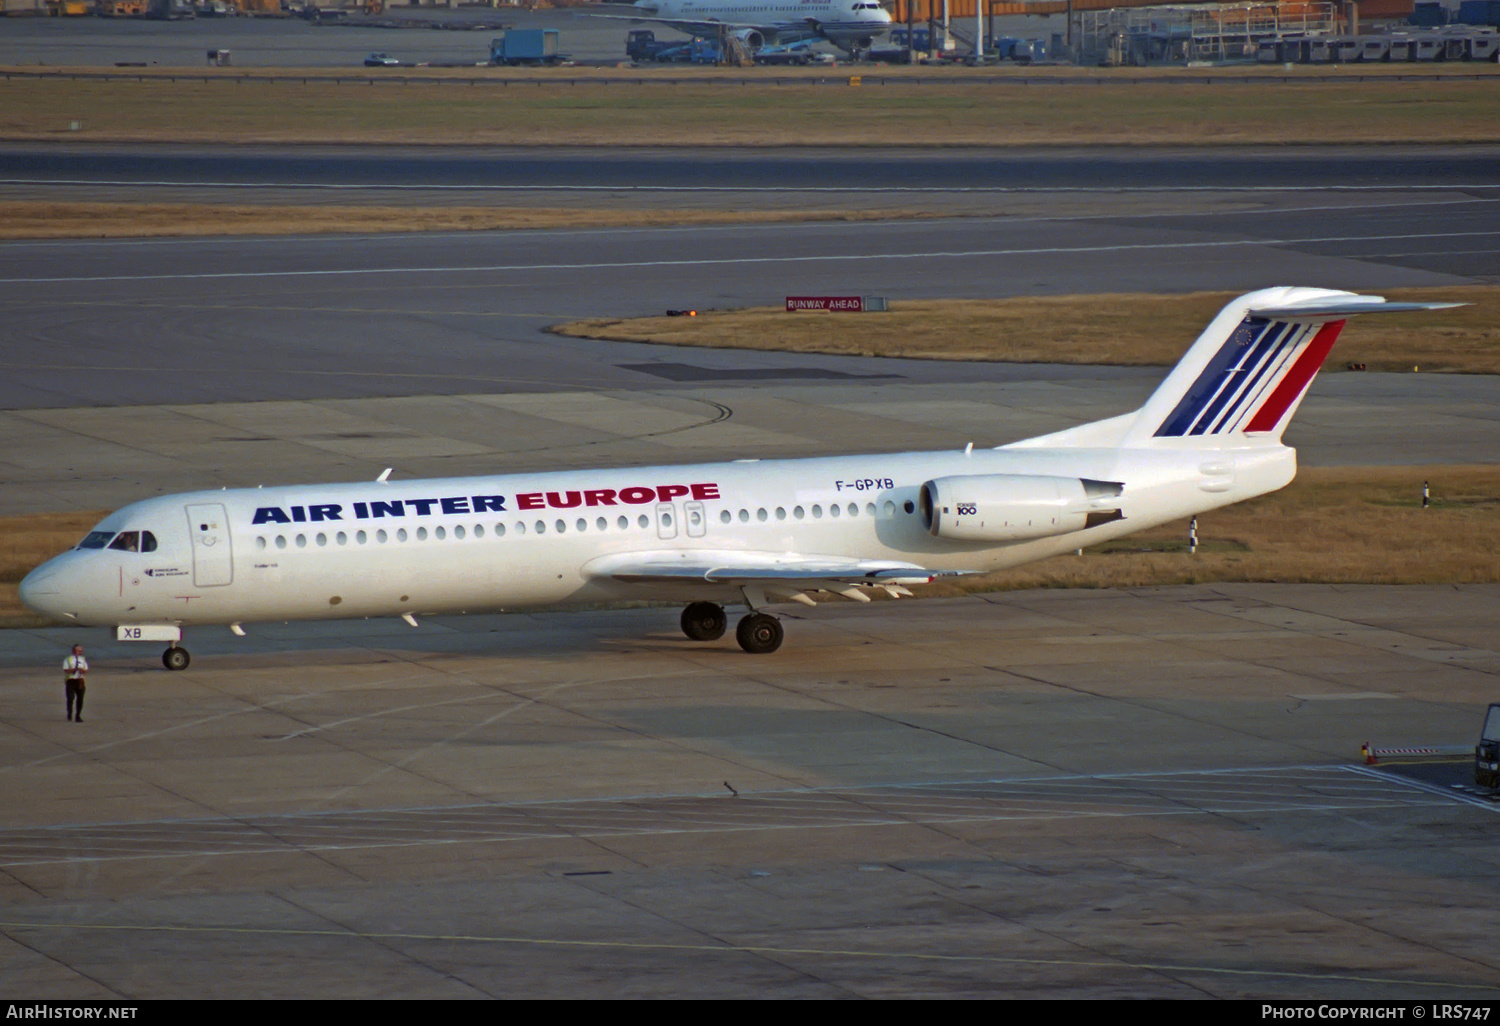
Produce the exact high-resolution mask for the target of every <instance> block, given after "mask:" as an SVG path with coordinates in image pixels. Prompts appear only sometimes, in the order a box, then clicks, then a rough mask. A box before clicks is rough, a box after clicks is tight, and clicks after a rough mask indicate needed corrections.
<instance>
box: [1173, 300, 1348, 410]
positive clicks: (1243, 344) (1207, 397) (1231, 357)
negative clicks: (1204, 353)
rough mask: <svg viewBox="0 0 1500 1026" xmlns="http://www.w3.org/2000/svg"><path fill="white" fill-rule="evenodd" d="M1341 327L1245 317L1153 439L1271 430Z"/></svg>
mask: <svg viewBox="0 0 1500 1026" xmlns="http://www.w3.org/2000/svg"><path fill="white" fill-rule="evenodd" d="M1343 326H1344V322H1343V321H1342V320H1337V321H1329V322H1327V323H1321V322H1317V321H1313V322H1307V321H1291V320H1279V319H1275V318H1271V317H1262V316H1255V315H1253V314H1252V315H1250V316H1247V317H1246V318H1245V319H1244V320H1242V321H1241V322H1240V324H1239V326H1238V327H1237V328H1236V329H1235V330H1234V331H1232V332H1230V334H1229V337H1228V338H1226V339H1225V340H1224V343H1223V345H1221V346H1220V347H1219V349H1218V351H1217V352H1216V353H1214V355H1213V356H1212V357H1211V358H1210V359H1209V360H1208V362H1207V364H1206V365H1205V366H1204V368H1203V370H1202V372H1200V373H1199V375H1198V377H1197V379H1196V380H1195V381H1194V382H1193V384H1192V385H1191V386H1190V387H1189V388H1188V389H1187V390H1186V391H1185V392H1184V393H1183V395H1182V399H1181V401H1179V402H1178V403H1177V405H1176V407H1175V408H1174V409H1173V410H1172V412H1171V413H1169V414H1168V415H1167V417H1166V419H1164V420H1163V421H1162V423H1161V426H1160V427H1158V428H1157V429H1156V437H1158V438H1183V437H1190V436H1195V435H1225V434H1236V433H1251V432H1266V431H1273V430H1275V428H1276V426H1277V425H1278V424H1280V423H1281V421H1282V418H1283V417H1284V416H1285V415H1286V413H1287V411H1288V410H1290V409H1292V408H1293V407H1295V405H1296V404H1297V401H1298V400H1299V399H1300V398H1301V397H1302V393H1303V392H1305V391H1306V390H1307V386H1308V385H1310V384H1311V383H1312V379H1313V378H1314V377H1315V376H1316V375H1317V373H1318V368H1320V367H1321V366H1322V365H1323V361H1324V359H1326V358H1327V356H1328V351H1329V350H1330V349H1331V348H1333V343H1334V341H1335V340H1336V339H1337V338H1338V334H1339V331H1340V329H1342V328H1343Z"/></svg>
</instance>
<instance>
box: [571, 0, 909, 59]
mask: <svg viewBox="0 0 1500 1026" xmlns="http://www.w3.org/2000/svg"><path fill="white" fill-rule="evenodd" d="M606 6H618V7H620V8H622V9H623V10H624V11H628V12H629V13H619V14H614V13H610V14H598V15H596V17H605V18H622V19H628V20H630V21H650V22H657V23H659V24H663V25H668V26H670V27H672V28H675V29H677V30H678V31H679V32H687V33H689V34H692V35H712V34H713V33H716V32H718V31H719V30H720V29H728V30H729V32H730V34H731V35H733V36H735V37H736V38H738V39H739V40H740V42H742V43H744V44H745V47H746V48H747V49H748V50H749V51H750V52H751V53H754V52H755V51H757V50H759V49H760V48H761V47H762V46H767V45H771V46H774V45H785V44H787V43H795V42H799V41H801V40H804V39H826V40H828V41H829V42H830V43H832V44H834V45H835V46H837V47H839V48H840V49H843V50H848V51H854V50H868V49H869V48H870V45H871V44H872V43H873V42H874V41H875V40H876V39H877V38H878V37H880V36H882V35H884V34H885V33H886V32H888V31H889V30H890V27H891V15H890V12H888V11H887V10H886V9H885V8H884V7H882V6H880V4H879V3H878V2H877V0H768V2H764V3H762V2H755V0H635V3H632V4H630V5H628V6H626V5H612V4H611V5H606Z"/></svg>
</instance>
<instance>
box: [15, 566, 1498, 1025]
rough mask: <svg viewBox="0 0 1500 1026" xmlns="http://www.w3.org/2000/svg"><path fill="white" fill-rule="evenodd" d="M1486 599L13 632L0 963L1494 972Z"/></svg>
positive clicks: (1043, 603) (1093, 988)
mask: <svg viewBox="0 0 1500 1026" xmlns="http://www.w3.org/2000/svg"><path fill="white" fill-rule="evenodd" d="M1497 615H1500V590H1497V589H1495V588H1492V587H1477V588H1465V589H1453V588H1324V587H1278V586H1273V585H1260V586H1254V585H1244V586H1217V587H1198V588H1174V589H1146V590H1141V591H1137V592H1102V591H1101V592H1067V591H1057V592H1033V593H1021V594H1006V595H996V596H985V597H974V598H968V599H961V600H951V601H950V600H943V601H930V602H916V603H902V604H896V603H884V604H879V605H877V606H876V607H874V608H873V609H872V608H853V607H851V606H848V605H839V606H827V607H820V608H819V609H817V610H812V611H803V612H799V613H798V614H797V615H795V616H794V617H793V618H792V622H791V623H790V624H789V627H788V644H787V646H786V648H785V649H783V650H782V652H780V653H778V654H777V655H775V656H773V657H767V658H750V657H746V656H745V655H743V653H740V652H739V651H738V650H737V649H735V648H733V646H732V645H727V644H708V645H703V644H695V643H692V642H689V641H687V640H686V639H684V638H682V637H681V636H680V635H679V634H678V633H677V632H676V629H675V626H674V624H673V622H672V621H673V620H674V619H675V613H674V612H673V611H671V610H623V611H615V612H609V613H597V614H578V615H569V614H539V615H530V616H511V617H471V618H462V619H451V620H437V621H432V622H429V623H426V624H424V625H423V626H422V627H421V628H420V629H418V630H415V631H413V630H411V629H410V628H408V627H406V626H405V625H403V624H400V623H399V622H397V623H367V624H353V625H339V626H307V625H300V626H287V627H269V628H258V629H255V630H254V631H253V632H252V635H251V637H250V638H248V639H244V640H236V639H233V638H230V637H229V636H228V635H227V633H226V634H225V635H223V637H222V639H221V640H219V639H212V638H208V637H201V636H200V641H199V642H198V646H197V647H198V651H199V655H200V658H199V659H198V660H197V661H196V662H195V664H194V666H193V667H191V668H190V669H189V670H188V671H185V672H183V673H180V674H167V673H165V672H163V671H161V670H160V669H156V668H153V667H152V666H151V665H150V663H151V660H150V659H149V658H142V657H141V656H140V655H139V654H138V652H139V650H127V649H126V647H125V646H113V645H95V646H94V647H93V648H92V649H91V654H92V655H93V658H94V667H95V669H94V672H93V675H92V676H93V679H92V683H91V685H90V691H89V697H88V703H89V704H88V710H87V714H86V716H85V719H84V722H83V723H76V724H75V723H66V722H64V721H63V719H62V695H61V687H60V683H59V682H58V681H56V680H54V679H53V678H54V677H55V674H52V673H50V672H47V671H40V670H38V667H39V666H45V665H47V664H48V663H50V662H53V661H55V658H54V657H57V658H60V656H59V653H61V652H62V651H63V649H64V645H65V643H66V642H67V641H69V640H71V638H72V636H73V633H72V632H67V631H56V630H45V631H13V632H8V633H5V634H3V635H0V697H3V701H0V707H3V709H4V715H3V718H0V729H3V731H4V743H3V744H0V751H3V753H4V756H3V759H4V766H3V767H0V773H3V774H4V778H5V779H6V781H7V785H6V789H7V795H8V797H7V800H6V803H5V806H4V811H3V813H0V819H3V829H0V895H3V909H0V918H3V922H0V937H3V941H0V980H3V984H4V990H5V991H6V993H8V994H10V995H18V996H19V995H26V996H38V997H40V996H48V997H69V998H76V999H83V1000H88V999H95V998H107V997H132V998H151V997H166V996H183V995H193V996H211V997H227V996H258V997H283V996H286V997H354V996H357V997H376V996H380V997H397V996H401V997H464V996H473V997H477V996H517V997H519V996H551V997H629V996H635V997H664V996H714V997H839V996H861V997H882V996H901V997H917V996H939V995H941V996H972V997H977V996H1014V997H1044V996H1045V997H1126V996H1129V997H1202V996H1220V997H1256V998H1268V997H1282V998H1311V997H1318V998H1356V997H1358V998H1382V999H1436V998H1439V997H1442V998H1461V997H1464V998H1471V999H1476V1000H1489V1001H1492V1000H1494V999H1495V998H1496V996H1497V989H1500V988H1497V986H1496V983H1495V981H1496V979H1497V978H1500V958H1497V957H1496V954H1495V951H1494V946H1493V944H1492V943H1491V940H1492V938H1493V933H1494V930H1493V927H1494V925H1495V918H1494V917H1495V912H1494V908H1495V898H1496V884H1495V881H1496V880H1497V879H1500V873H1497V870H1500V857H1497V856H1496V854H1495V848H1494V844H1493V838H1494V836H1495V830H1496V829H1497V827H1500V820H1497V813H1500V806H1496V805H1495V804H1494V803H1492V802H1486V801H1484V800H1483V799H1479V798H1476V797H1473V796H1471V795H1469V794H1467V793H1465V792H1463V791H1462V790H1455V789H1452V788H1433V787H1431V786H1428V785H1423V784H1419V783H1414V782H1411V781H1409V780H1405V779H1403V778H1401V777H1399V776H1396V775H1391V774H1385V773H1381V772H1378V771H1372V770H1368V769H1366V768H1364V767H1362V766H1361V765H1360V764H1359V760H1358V751H1359V746H1360V744H1361V743H1362V742H1364V741H1366V740H1371V739H1374V740H1376V741H1386V740H1388V739H1391V738H1396V739H1398V740H1401V741H1406V742H1412V743H1434V742H1450V741H1452V740H1454V739H1466V738H1468V737H1469V736H1470V735H1471V734H1474V733H1475V732H1476V731H1477V727H1478V719H1477V717H1476V715H1475V710H1476V709H1481V708H1482V703H1483V702H1485V701H1486V700H1488V699H1491V698H1493V697H1494V695H1495V681H1496V675H1497V674H1500V653H1497V651H1496V649H1495V646H1494V637H1495V634H1494V629H1493V628H1494V624H1495V622H1496V617H1497Z"/></svg>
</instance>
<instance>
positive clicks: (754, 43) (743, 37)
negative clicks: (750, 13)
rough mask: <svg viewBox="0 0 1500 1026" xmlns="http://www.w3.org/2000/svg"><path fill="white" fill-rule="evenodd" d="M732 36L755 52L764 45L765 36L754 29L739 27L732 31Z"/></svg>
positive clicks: (747, 48)
mask: <svg viewBox="0 0 1500 1026" xmlns="http://www.w3.org/2000/svg"><path fill="white" fill-rule="evenodd" d="M734 38H736V39H738V40H739V41H740V42H742V43H744V44H745V49H746V50H749V51H750V52H751V53H756V52H758V51H759V50H760V48H761V47H763V46H765V45H766V37H765V36H763V35H761V34H760V33H759V32H757V31H756V30H755V29H739V30H737V31H736V32H735V33H734Z"/></svg>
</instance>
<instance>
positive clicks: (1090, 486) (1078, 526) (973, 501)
mask: <svg viewBox="0 0 1500 1026" xmlns="http://www.w3.org/2000/svg"><path fill="white" fill-rule="evenodd" d="M1124 490H1125V486H1124V485H1123V484H1121V483H1119V482H1118V481H1090V480H1088V479H1086V478H1077V477H1048V476H1044V475H1040V474H1034V475H1033V474H971V475H964V476H960V477H940V478H937V479H935V480H932V481H928V482H927V483H926V484H924V485H923V486H922V494H921V509H922V520H923V523H925V524H926V525H927V530H928V531H930V532H931V533H932V536H933V537H934V538H946V539H949V540H950V541H967V542H1019V541H1029V540H1031V539H1033V538H1047V537H1050V536H1052V535H1057V534H1067V533H1068V532H1069V531H1081V530H1083V529H1084V528H1086V527H1098V526H1099V525H1100V524H1108V523H1110V522H1112V521H1115V520H1122V519H1124V516H1125V514H1124V513H1122V512H1121V510H1120V501H1119V500H1120V494H1121V493H1122V492H1123V491H1124Z"/></svg>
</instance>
